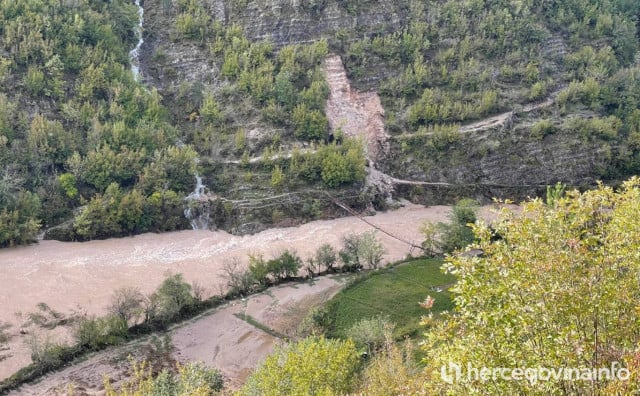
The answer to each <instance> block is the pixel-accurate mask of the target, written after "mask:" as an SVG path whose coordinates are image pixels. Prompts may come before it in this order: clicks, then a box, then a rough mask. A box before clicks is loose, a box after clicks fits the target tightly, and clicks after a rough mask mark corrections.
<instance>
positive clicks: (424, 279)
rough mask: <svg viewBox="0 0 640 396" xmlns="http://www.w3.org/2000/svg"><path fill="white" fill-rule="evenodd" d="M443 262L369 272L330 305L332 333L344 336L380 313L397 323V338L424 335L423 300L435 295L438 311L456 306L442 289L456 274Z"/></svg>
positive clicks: (420, 261) (425, 261)
mask: <svg viewBox="0 0 640 396" xmlns="http://www.w3.org/2000/svg"><path fill="white" fill-rule="evenodd" d="M441 265H442V261H441V260H436V259H417V260H412V261H409V262H406V263H402V264H398V265H396V266H394V267H390V268H385V269H381V270H380V271H379V272H375V273H371V274H367V275H365V278H364V279H363V280H360V281H357V282H356V283H355V284H354V285H352V286H350V287H347V288H346V289H344V290H343V291H341V292H340V293H338V294H337V295H336V296H335V297H334V298H333V299H332V300H331V301H330V302H329V303H328V304H327V306H326V308H327V313H328V317H329V318H330V323H331V328H330V329H328V330H329V331H328V332H329V335H330V336H333V337H344V336H345V332H346V331H347V330H348V329H349V328H350V327H351V326H352V325H353V324H354V323H356V322H358V321H359V320H361V319H366V318H371V317H375V316H378V315H382V316H383V317H387V318H388V319H389V320H390V321H391V322H393V323H395V324H396V328H395V331H394V336H395V337H396V338H403V337H405V336H409V337H415V336H416V335H418V334H420V333H421V330H422V329H421V327H420V324H419V323H420V317H421V316H422V315H425V314H426V313H427V311H426V310H425V309H424V308H422V307H420V305H418V303H419V302H421V301H424V299H425V298H426V297H427V296H431V297H433V298H435V303H434V305H433V308H432V309H431V311H432V312H433V313H434V314H437V313H439V312H442V311H445V310H448V309H451V308H452V307H453V303H452V302H451V297H450V295H449V293H448V292H447V291H446V290H443V291H438V290H442V289H444V288H446V287H448V286H450V285H451V284H452V283H454V282H455V277H454V276H453V275H450V274H444V273H442V271H441V270H440V267H441Z"/></svg>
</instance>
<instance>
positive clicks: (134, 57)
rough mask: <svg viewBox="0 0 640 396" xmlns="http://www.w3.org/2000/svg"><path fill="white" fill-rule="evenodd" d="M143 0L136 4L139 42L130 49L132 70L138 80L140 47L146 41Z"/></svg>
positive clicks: (136, 0)
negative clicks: (143, 32) (143, 26)
mask: <svg viewBox="0 0 640 396" xmlns="http://www.w3.org/2000/svg"><path fill="white" fill-rule="evenodd" d="M141 3H142V0H135V4H136V6H137V7H138V27H137V28H136V36H138V44H136V46H135V48H134V49H132V50H131V51H129V60H130V61H131V72H132V73H133V78H135V79H136V81H139V80H140V58H139V55H140V48H141V47H142V44H143V43H144V39H143V38H142V24H143V23H144V8H143V7H142V4H141Z"/></svg>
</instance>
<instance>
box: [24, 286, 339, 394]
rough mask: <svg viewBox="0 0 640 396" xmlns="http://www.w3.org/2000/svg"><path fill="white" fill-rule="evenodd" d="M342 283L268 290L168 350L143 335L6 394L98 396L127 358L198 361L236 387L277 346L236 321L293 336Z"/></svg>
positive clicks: (185, 328) (180, 337)
mask: <svg viewBox="0 0 640 396" xmlns="http://www.w3.org/2000/svg"><path fill="white" fill-rule="evenodd" d="M344 279H345V278H344V277H338V276H325V277H322V278H318V279H316V280H314V281H313V282H312V283H300V284H298V283H296V284H288V285H282V286H278V287H274V288H271V289H269V290H267V291H266V292H264V293H260V294H257V295H254V296H251V297H249V298H247V299H244V300H241V301H236V302H232V303H230V304H227V305H226V306H223V307H220V308H218V309H215V310H212V311H210V312H207V313H205V314H203V315H201V316H199V317H197V318H194V319H192V320H190V321H188V322H185V323H182V324H180V325H179V326H177V327H176V328H175V329H173V330H172V331H170V332H169V335H170V339H171V343H172V344H173V350H171V351H158V348H157V347H154V346H153V344H152V343H151V342H150V338H149V337H147V338H145V339H141V340H137V341H135V342H132V343H129V344H126V345H123V346H120V347H117V348H112V349H109V350H107V351H104V352H101V353H98V354H95V355H94V356H92V357H90V358H88V359H87V360H85V361H83V362H81V363H78V364H76V365H74V366H72V367H68V368H65V369H63V370H60V371H58V372H55V373H51V374H49V375H47V376H46V377H44V378H43V379H42V380H40V381H38V382H37V383H35V384H29V385H26V386H23V387H22V388H20V389H19V390H17V391H14V392H13V393H11V394H12V395H58V394H59V395H66V394H67V393H66V392H67V390H68V389H69V386H71V387H72V388H73V389H74V394H88V395H100V394H103V391H104V386H103V377H104V376H105V375H107V376H108V377H109V378H110V379H111V380H112V381H113V382H115V383H116V385H115V386H116V387H117V383H118V382H120V381H123V380H126V379H127V378H128V377H129V376H130V375H131V370H130V363H129V357H130V356H131V357H133V358H134V359H135V360H142V359H151V361H152V363H153V364H154V365H160V367H167V366H169V367H171V366H173V364H174V362H190V361H200V362H203V363H204V364H206V365H207V366H209V367H217V368H219V369H220V370H221V372H222V374H223V375H224V376H225V379H226V385H227V386H228V387H230V388H237V387H239V386H240V385H241V384H242V383H243V382H244V381H245V380H246V377H247V376H248V374H249V373H250V372H251V371H252V370H253V369H254V368H255V367H256V366H257V365H258V364H260V363H261V362H262V361H263V360H264V359H265V358H266V357H267V356H268V355H269V354H270V353H271V352H272V351H273V349H274V347H275V346H276V345H277V344H278V343H279V342H281V340H280V339H278V338H277V337H274V336H273V335H270V334H268V333H267V332H265V331H263V330H261V329H259V328H257V327H255V326H253V325H252V324H249V323H248V322H247V321H245V320H242V319H241V318H240V317H243V315H249V316H251V317H252V318H253V319H254V320H256V321H258V322H259V323H261V324H262V325H264V326H266V327H268V328H270V329H273V330H274V331H275V332H278V333H284V334H288V335H292V334H293V332H295V331H296V330H297V329H298V325H299V324H300V322H301V321H302V319H304V317H305V316H306V315H307V313H308V312H309V310H310V309H311V308H312V307H314V306H317V305H319V304H321V303H323V302H324V301H326V300H328V299H329V298H331V297H332V296H333V295H335V293H337V292H338V291H339V290H340V289H341V288H342V287H343V285H344ZM239 316H240V317H239ZM159 352H160V353H159ZM158 355H159V356H158Z"/></svg>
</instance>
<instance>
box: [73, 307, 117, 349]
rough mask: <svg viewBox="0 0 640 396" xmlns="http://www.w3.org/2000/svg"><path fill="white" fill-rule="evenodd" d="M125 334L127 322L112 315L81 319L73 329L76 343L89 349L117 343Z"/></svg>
mask: <svg viewBox="0 0 640 396" xmlns="http://www.w3.org/2000/svg"><path fill="white" fill-rule="evenodd" d="M127 335H128V325H127V322H126V321H125V320H123V319H122V318H120V317H117V316H113V315H109V316H105V317H101V318H96V317H90V318H84V319H81V320H80V321H79V322H78V323H77V324H76V327H75V330H74V338H75V339H76V342H77V345H78V346H79V347H81V348H83V349H88V350H90V351H98V350H100V349H102V348H104V347H106V346H110V345H116V344H119V343H120V342H122V341H123V340H124V339H125V338H126V337H127Z"/></svg>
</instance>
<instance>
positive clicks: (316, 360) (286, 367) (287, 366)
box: [239, 337, 358, 396]
mask: <svg viewBox="0 0 640 396" xmlns="http://www.w3.org/2000/svg"><path fill="white" fill-rule="evenodd" d="M357 369H358V355H357V352H356V349H355V346H354V344H353V342H352V341H351V340H347V341H341V340H327V339H325V338H314V337H311V338H306V339H304V340H302V341H299V342H297V343H294V344H290V345H288V346H286V347H284V348H280V349H278V350H276V351H275V352H274V353H273V354H272V355H271V356H269V357H268V358H267V360H266V361H265V362H264V363H263V364H262V366H260V367H259V368H258V369H257V370H256V372H255V373H253V374H252V375H251V376H250V377H249V379H248V380H247V383H246V384H245V386H244V387H243V388H242V389H241V390H240V392H239V394H240V395H247V396H249V395H255V396H277V395H283V396H284V395H343V394H346V393H348V392H349V391H350V390H351V389H352V387H353V384H354V380H355V377H356V372H357Z"/></svg>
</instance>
